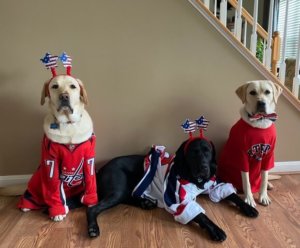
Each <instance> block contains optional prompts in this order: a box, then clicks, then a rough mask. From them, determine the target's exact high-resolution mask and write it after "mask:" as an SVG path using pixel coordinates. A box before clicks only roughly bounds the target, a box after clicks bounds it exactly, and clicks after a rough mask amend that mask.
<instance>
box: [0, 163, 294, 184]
mask: <svg viewBox="0 0 300 248" xmlns="http://www.w3.org/2000/svg"><path fill="white" fill-rule="evenodd" d="M270 173H276V174H293V173H300V161H287V162H275V167H274V168H273V169H272V170H270ZM31 176H32V175H31V174H27V175H10V176H0V187H4V186H9V185H17V184H23V183H27V182H28V181H29V179H30V178H31Z"/></svg>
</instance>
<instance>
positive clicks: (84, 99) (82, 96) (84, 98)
mask: <svg viewBox="0 0 300 248" xmlns="http://www.w3.org/2000/svg"><path fill="white" fill-rule="evenodd" d="M76 80H77V81H78V83H79V86H80V100H81V101H82V102H83V103H84V104H85V105H87V104H88V97H87V93H86V90H85V88H84V85H83V83H82V81H81V80H80V79H78V78H77V79H76Z"/></svg>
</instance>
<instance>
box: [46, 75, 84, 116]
mask: <svg viewBox="0 0 300 248" xmlns="http://www.w3.org/2000/svg"><path fill="white" fill-rule="evenodd" d="M45 97H49V105H50V109H51V111H52V112H54V113H53V114H55V116H59V115H63V114H64V115H72V114H73V113H74V112H76V110H78V109H82V108H83V106H84V104H87V96H86V92H85V89H84V87H83V84H82V82H81V81H80V80H78V79H75V78H73V77H71V76H68V75H59V76H56V77H54V78H52V79H51V80H50V81H47V82H46V83H45V84H44V88H43V91H42V98H41V104H42V105H43V104H44V102H45Z"/></svg>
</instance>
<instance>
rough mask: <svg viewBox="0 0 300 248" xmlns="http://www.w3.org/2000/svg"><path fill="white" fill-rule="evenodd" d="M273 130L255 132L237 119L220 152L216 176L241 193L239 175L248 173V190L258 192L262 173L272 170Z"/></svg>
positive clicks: (255, 130)
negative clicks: (249, 188) (262, 171)
mask: <svg viewBox="0 0 300 248" xmlns="http://www.w3.org/2000/svg"><path fill="white" fill-rule="evenodd" d="M275 142H276V129H275V125H274V124H272V125H271V126H270V127H269V128H266V129H261V128H254V127H252V126H250V125H249V124H248V123H246V122H245V121H244V120H242V119H240V120H239V121H238V122H237V123H236V124H235V125H234V126H233V127H232V128H231V130H230V134H229V139H228V140H227V143H226V144H225V147H224V148H223V150H222V152H221V154H220V159H219V163H218V172H217V176H218V178H220V179H221V180H222V181H224V182H230V183H232V184H233V186H235V187H236V188H237V189H238V190H240V191H243V185H242V176H241V171H244V172H249V180H250V184H251V190H252V192H253V193H256V192H258V191H259V189H260V183H261V175H260V174H261V170H265V171H267V170H270V169H271V168H273V167H274V148H275Z"/></svg>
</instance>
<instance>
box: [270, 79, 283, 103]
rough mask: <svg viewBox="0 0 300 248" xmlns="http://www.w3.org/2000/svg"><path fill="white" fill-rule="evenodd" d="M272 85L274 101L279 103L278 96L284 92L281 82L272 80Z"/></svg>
mask: <svg viewBox="0 0 300 248" xmlns="http://www.w3.org/2000/svg"><path fill="white" fill-rule="evenodd" d="M271 85H272V87H273V99H274V102H275V103H277V100H278V97H279V96H280V94H281V93H282V87H281V86H280V85H279V84H275V83H272V82H271Z"/></svg>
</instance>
